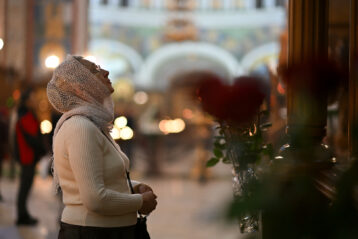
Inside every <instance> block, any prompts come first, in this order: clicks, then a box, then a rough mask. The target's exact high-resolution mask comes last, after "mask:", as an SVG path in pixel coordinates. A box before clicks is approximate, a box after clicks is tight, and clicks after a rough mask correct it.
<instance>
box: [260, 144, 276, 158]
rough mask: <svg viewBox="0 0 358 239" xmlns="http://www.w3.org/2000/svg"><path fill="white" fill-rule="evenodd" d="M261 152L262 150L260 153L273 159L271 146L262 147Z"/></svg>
mask: <svg viewBox="0 0 358 239" xmlns="http://www.w3.org/2000/svg"><path fill="white" fill-rule="evenodd" d="M261 150H262V153H263V154H264V155H267V156H269V157H270V159H273V158H274V152H273V147H272V145H271V144H268V145H264V146H263V147H262V149H261Z"/></svg>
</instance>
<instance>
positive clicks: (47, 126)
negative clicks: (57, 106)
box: [40, 120, 52, 134]
mask: <svg viewBox="0 0 358 239" xmlns="http://www.w3.org/2000/svg"><path fill="white" fill-rule="evenodd" d="M40 129H41V134H49V133H51V131H52V123H51V122H50V121H48V120H44V121H42V122H41V124H40Z"/></svg>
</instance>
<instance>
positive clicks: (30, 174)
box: [17, 165, 35, 219]
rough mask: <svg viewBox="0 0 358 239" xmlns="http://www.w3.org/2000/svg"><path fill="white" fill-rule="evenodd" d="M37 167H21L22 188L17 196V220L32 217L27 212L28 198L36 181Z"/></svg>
mask: <svg viewBox="0 0 358 239" xmlns="http://www.w3.org/2000/svg"><path fill="white" fill-rule="evenodd" d="M34 175H35V165H21V174H20V187H19V191H18V194H17V218H18V219H26V218H29V217H30V214H29V212H28V210H27V205H26V204H27V198H28V196H29V193H30V190H31V186H32V183H33V181H34Z"/></svg>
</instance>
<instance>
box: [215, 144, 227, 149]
mask: <svg viewBox="0 0 358 239" xmlns="http://www.w3.org/2000/svg"><path fill="white" fill-rule="evenodd" d="M214 147H215V148H217V149H221V150H223V149H225V144H220V143H219V142H215V143H214Z"/></svg>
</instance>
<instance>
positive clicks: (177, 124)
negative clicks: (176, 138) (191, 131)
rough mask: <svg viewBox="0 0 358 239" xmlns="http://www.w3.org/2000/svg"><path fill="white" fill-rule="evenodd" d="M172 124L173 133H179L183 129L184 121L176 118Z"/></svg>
mask: <svg viewBox="0 0 358 239" xmlns="http://www.w3.org/2000/svg"><path fill="white" fill-rule="evenodd" d="M173 124H174V127H173V130H172V131H173V133H180V132H182V131H183V130H184V129H185V122H184V120H182V119H179V118H178V119H175V120H173Z"/></svg>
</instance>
